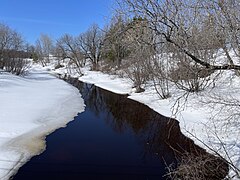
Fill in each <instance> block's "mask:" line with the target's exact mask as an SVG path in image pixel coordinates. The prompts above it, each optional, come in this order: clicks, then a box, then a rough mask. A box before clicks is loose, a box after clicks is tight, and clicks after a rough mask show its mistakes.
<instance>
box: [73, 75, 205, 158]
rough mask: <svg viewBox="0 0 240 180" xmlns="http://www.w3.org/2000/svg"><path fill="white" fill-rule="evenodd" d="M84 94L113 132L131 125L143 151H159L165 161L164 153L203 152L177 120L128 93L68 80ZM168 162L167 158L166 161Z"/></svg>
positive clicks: (87, 103)
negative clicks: (103, 115) (157, 111)
mask: <svg viewBox="0 0 240 180" xmlns="http://www.w3.org/2000/svg"><path fill="white" fill-rule="evenodd" d="M70 82H71V84H74V85H75V86H76V87H78V89H79V90H80V92H81V94H82V95H83V96H84V99H85V103H86V106H87V107H89V108H91V109H93V111H94V112H95V113H96V115H99V113H100V112H103V111H106V110H107V113H106V116H105V117H104V119H105V122H106V123H107V124H108V125H110V126H111V127H112V129H114V130H115V131H116V132H118V133H121V132H124V131H125V130H126V129H127V128H129V127H131V129H132V130H133V132H134V133H135V135H136V136H137V137H138V138H139V139H140V141H141V143H142V144H144V147H145V148H144V150H145V151H146V152H145V153H154V154H159V156H160V157H163V158H164V159H165V160H166V159H167V158H165V156H164V154H167V153H164V152H169V151H173V149H174V150H175V151H174V153H175V155H176V156H178V155H181V154H182V153H185V152H191V153H194V154H199V153H205V150H203V149H202V148H200V147H198V146H197V145H195V144H194V143H193V141H192V140H191V139H189V138H186V137H185V136H184V135H183V134H182V133H181V131H180V127H179V122H178V121H177V120H175V119H172V118H168V117H165V116H162V115H160V114H158V113H156V112H155V111H153V110H152V109H150V108H149V107H147V106H145V105H143V104H141V103H138V102H136V101H134V100H131V99H128V98H127V95H117V94H115V93H112V92H109V91H106V90H103V89H101V88H98V87H96V86H94V85H90V84H85V83H81V82H80V81H78V80H77V79H71V80H70ZM167 162H168V161H167Z"/></svg>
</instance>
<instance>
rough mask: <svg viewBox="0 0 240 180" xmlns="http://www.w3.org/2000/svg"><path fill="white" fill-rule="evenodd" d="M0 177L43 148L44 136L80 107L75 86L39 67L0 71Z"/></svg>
mask: <svg viewBox="0 0 240 180" xmlns="http://www.w3.org/2000/svg"><path fill="white" fill-rule="evenodd" d="M0 102H1V105H0V130H1V131H0V179H1V180H7V179H9V178H10V177H11V176H12V175H13V174H14V173H15V172H16V171H17V170H18V168H19V167H20V166H22V165H23V163H25V162H26V161H27V160H28V159H29V158H30V157H32V156H33V155H36V154H39V153H40V152H41V151H43V150H44V149H45V141H44V139H45V137H46V135H48V134H49V133H51V132H53V131H54V130H56V129H58V128H60V127H64V126H66V124H67V123H68V122H69V121H71V120H73V117H74V116H76V115H77V113H79V112H82V111H84V102H83V99H82V98H81V95H80V94H79V92H78V90H77V89H76V88H74V87H72V86H71V85H69V84H67V83H66V82H64V81H62V80H59V79H57V78H55V77H54V76H52V75H50V74H49V73H48V72H46V71H43V70H42V69H41V68H35V69H32V70H31V71H30V73H29V74H28V75H27V76H26V77H19V76H15V75H12V74H9V73H3V72H2V74H1V75H0Z"/></svg>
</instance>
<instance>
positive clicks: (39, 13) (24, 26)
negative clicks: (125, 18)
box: [0, 0, 114, 44]
mask: <svg viewBox="0 0 240 180" xmlns="http://www.w3.org/2000/svg"><path fill="white" fill-rule="evenodd" d="M113 4H114V0H1V2H0V22H1V23H5V24H7V25H9V26H10V27H11V28H12V29H15V30H16V31H18V32H20V33H21V34H22V35H23V37H24V38H25V40H26V41H28V42H30V43H32V44H34V43H35V41H36V39H37V38H38V37H39V36H40V34H41V33H45V34H48V35H50V36H52V37H53V38H58V37H60V36H61V35H62V34H64V33H69V34H72V35H77V34H79V33H81V32H84V31H86V30H87V28H88V27H89V26H90V25H91V24H93V23H97V24H98V25H99V26H100V27H102V26H103V25H104V24H105V23H106V22H107V21H109V18H110V17H111V15H112V13H113V9H112V7H113Z"/></svg>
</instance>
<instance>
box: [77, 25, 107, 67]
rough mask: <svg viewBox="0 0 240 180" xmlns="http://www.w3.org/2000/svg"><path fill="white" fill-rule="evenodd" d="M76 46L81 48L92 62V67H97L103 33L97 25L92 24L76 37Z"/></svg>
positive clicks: (100, 54)
mask: <svg viewBox="0 0 240 180" xmlns="http://www.w3.org/2000/svg"><path fill="white" fill-rule="evenodd" d="M77 44H78V47H80V48H81V50H82V52H83V53H84V56H85V58H86V59H89V60H90V61H91V63H92V69H93V70H98V69H99V61H100V59H101V56H102V46H103V33H102V31H101V30H100V29H99V27H98V26H97V25H92V26H91V27H90V28H89V29H88V30H87V32H85V33H83V34H80V35H79V36H78V37H77Z"/></svg>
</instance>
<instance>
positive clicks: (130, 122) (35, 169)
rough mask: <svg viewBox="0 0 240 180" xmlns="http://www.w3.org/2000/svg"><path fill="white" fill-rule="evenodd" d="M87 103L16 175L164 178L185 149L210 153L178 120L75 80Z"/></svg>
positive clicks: (25, 179) (27, 179)
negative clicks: (185, 132)
mask: <svg viewBox="0 0 240 180" xmlns="http://www.w3.org/2000/svg"><path fill="white" fill-rule="evenodd" d="M69 81H70V83H71V84H73V85H75V86H76V87H77V88H78V89H79V91H80V93H81V94H82V96H83V98H84V101H85V104H86V109H85V111H84V112H83V113H80V114H79V115H78V116H77V117H75V118H74V121H72V122H70V123H69V124H68V125H67V127H66V128H61V129H59V130H57V131H55V132H54V133H52V134H51V135H49V136H47V138H46V141H47V149H46V151H44V152H43V153H42V154H41V155H38V156H35V157H33V158H32V159H31V160H30V161H29V162H27V163H26V164H25V165H24V166H23V167H21V168H20V170H19V172H18V173H17V174H16V175H15V177H14V178H13V179H16V180H40V179H41V180H47V179H49V180H53V179H57V180H63V179H64V180H75V179H77V180H135V179H136V180H161V179H166V176H164V175H165V174H166V173H167V172H168V171H167V168H166V167H169V166H170V165H171V166H172V167H176V165H177V162H178V159H179V157H180V154H181V153H183V152H191V153H193V154H198V153H205V150H203V149H201V148H199V147H198V146H196V145H194V143H193V141H192V140H190V139H188V138H186V137H185V136H184V135H183V134H182V133H181V132H180V129H179V123H178V121H177V120H174V119H170V118H167V117H164V116H162V115H160V114H158V113H156V112H155V111H153V110H151V109H150V108H148V107H147V106H145V105H143V104H140V103H138V102H135V101H133V100H130V99H128V98H127V96H126V95H117V94H114V93H111V92H109V91H106V90H103V89H101V88H98V87H96V86H93V85H90V84H86V83H81V82H79V81H77V80H76V79H71V80H69Z"/></svg>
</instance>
